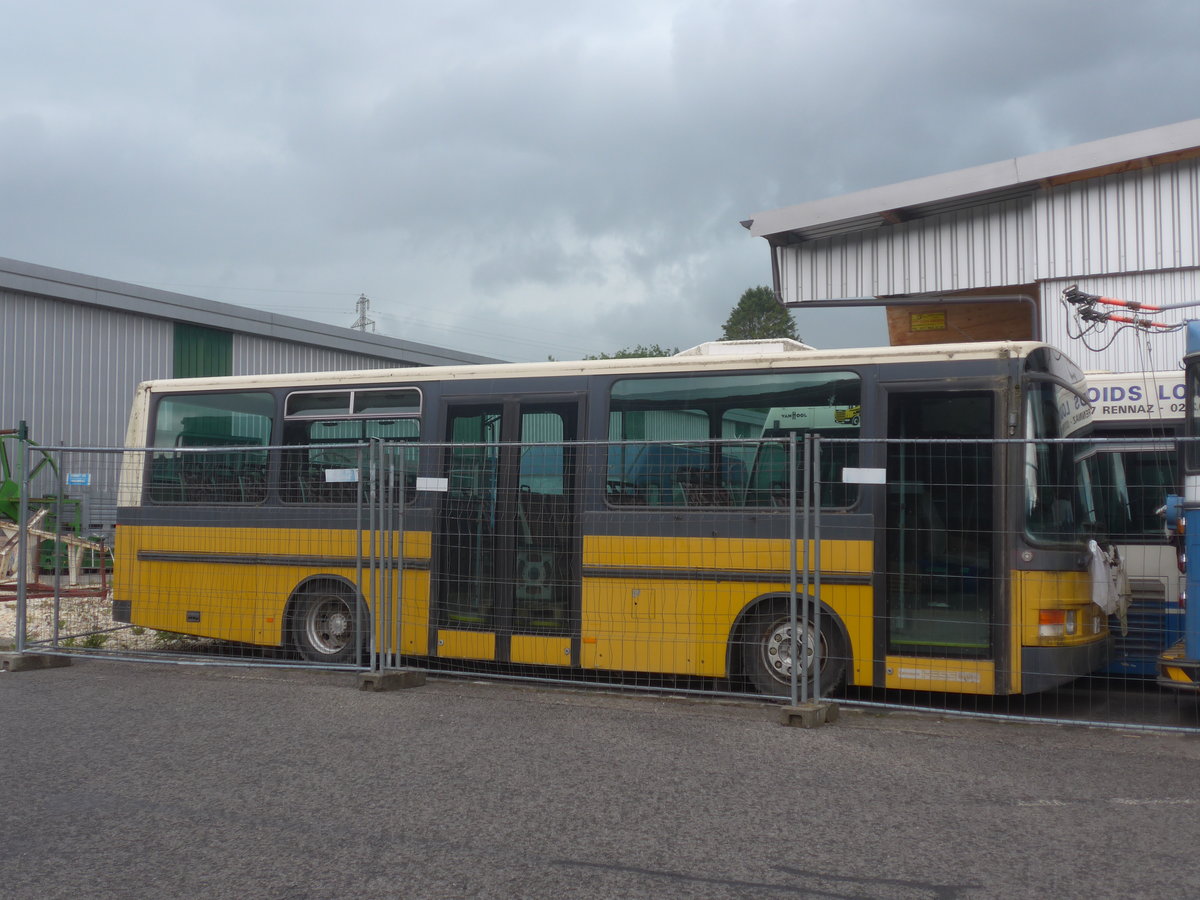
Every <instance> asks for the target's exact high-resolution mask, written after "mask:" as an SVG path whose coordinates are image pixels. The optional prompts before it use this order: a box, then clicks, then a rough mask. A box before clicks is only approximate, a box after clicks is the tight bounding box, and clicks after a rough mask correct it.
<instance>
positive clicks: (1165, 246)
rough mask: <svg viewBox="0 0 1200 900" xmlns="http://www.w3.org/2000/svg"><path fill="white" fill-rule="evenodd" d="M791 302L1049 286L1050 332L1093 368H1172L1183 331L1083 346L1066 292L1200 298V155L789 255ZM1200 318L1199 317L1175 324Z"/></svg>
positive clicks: (1174, 316)
mask: <svg viewBox="0 0 1200 900" xmlns="http://www.w3.org/2000/svg"><path fill="white" fill-rule="evenodd" d="M777 254H778V255H777V261H778V263H779V266H780V283H781V289H782V291H783V295H784V298H785V299H786V300H788V301H794V300H827V299H839V298H851V297H875V296H884V297H886V296H894V295H903V294H916V295H920V294H936V293H948V292H954V291H963V290H969V289H979V288H994V289H997V290H1004V289H1005V288H1008V287H1010V286H1013V285H1022V284H1031V283H1035V282H1036V283H1038V284H1039V286H1040V292H1041V297H1040V300H1041V319H1042V321H1041V325H1042V336H1043V338H1044V339H1045V340H1047V341H1048V342H1050V343H1053V344H1056V345H1058V346H1060V347H1062V348H1063V349H1064V350H1066V351H1067V352H1068V353H1069V354H1070V355H1071V356H1072V357H1074V358H1075V359H1076V361H1078V362H1079V363H1080V364H1081V365H1083V366H1084V367H1086V368H1089V369H1110V370H1113V371H1119V372H1123V371H1140V370H1142V369H1144V368H1146V367H1147V366H1148V367H1149V368H1157V369H1163V368H1167V369H1169V368H1172V367H1173V366H1174V365H1175V364H1176V362H1177V360H1178V359H1179V357H1180V356H1181V355H1182V352H1183V342H1182V339H1181V338H1179V336H1178V335H1177V334H1157V335H1150V336H1147V335H1145V334H1139V333H1135V332H1132V331H1126V332H1123V333H1122V334H1120V335H1118V336H1117V337H1116V339H1115V340H1114V341H1113V342H1112V343H1111V345H1109V346H1105V345H1106V344H1108V338H1109V337H1111V336H1112V335H1113V333H1114V332H1115V327H1113V326H1109V330H1108V332H1107V333H1105V334H1100V335H1092V336H1090V337H1089V338H1088V339H1087V340H1086V341H1080V340H1076V339H1074V338H1073V337H1072V334H1076V333H1078V323H1076V322H1075V321H1074V320H1073V319H1071V320H1070V321H1068V316H1067V314H1066V312H1065V311H1064V310H1063V308H1062V305H1061V303H1060V297H1061V294H1062V289H1063V288H1064V287H1067V286H1068V285H1071V284H1078V285H1079V286H1080V287H1081V288H1082V289H1083V290H1085V291H1089V292H1091V293H1100V294H1104V295H1106V296H1110V297H1119V298H1122V299H1126V300H1138V301H1141V302H1144V303H1151V304H1175V303H1188V302H1192V301H1196V300H1200V159H1190V160H1185V161H1183V162H1178V163H1172V164H1164V165H1155V166H1151V167H1148V168H1142V169H1136V170H1133V171H1129V172H1123V173H1121V174H1117V175H1107V176H1104V177H1099V178H1089V179H1085V180H1081V181H1077V182H1073V183H1069V184H1064V185H1059V186H1056V187H1053V188H1050V189H1048V190H1037V191H1036V192H1034V193H1031V194H1029V195H1028V196H1025V197H1017V198H1011V199H1007V200H1003V201H997V202H994V203H987V204H978V205H975V206H964V208H962V209H958V210H952V211H947V212H943V213H940V214H937V215H931V216H928V217H925V218H920V219H914V220H912V221H910V222H901V223H899V224H896V225H887V226H883V227H880V228H876V229H873V230H867V231H857V232H851V233H849V234H844V235H838V236H834V237H829V238H825V239H822V240H816V241H809V242H804V243H800V244H793V245H789V246H785V247H780V248H778V250H777ZM1183 317H1193V318H1200V307H1197V308H1196V309H1194V310H1190V311H1183V312H1174V313H1170V314H1164V315H1163V316H1162V317H1160V318H1161V319H1162V320H1163V321H1178V320H1179V319H1180V318H1183Z"/></svg>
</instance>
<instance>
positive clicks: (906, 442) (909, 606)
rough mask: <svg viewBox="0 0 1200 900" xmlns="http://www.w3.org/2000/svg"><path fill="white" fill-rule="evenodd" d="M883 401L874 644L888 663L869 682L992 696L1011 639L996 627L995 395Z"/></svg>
mask: <svg viewBox="0 0 1200 900" xmlns="http://www.w3.org/2000/svg"><path fill="white" fill-rule="evenodd" d="M887 399H888V420H887V422H888V432H887V436H888V438H889V439H891V440H889V442H888V444H887V512H886V522H885V530H886V537H885V539H884V554H885V568H884V571H885V573H886V575H885V580H886V597H885V606H884V609H883V612H882V621H881V622H878V624H879V625H880V626H881V627H880V628H879V629H877V643H876V646H877V650H882V651H883V652H882V653H879V652H877V654H876V659H877V660H878V659H885V662H884V665H883V669H884V671H883V672H882V673H879V672H877V675H876V679H875V680H876V683H877V684H878V683H881V682H882V683H883V684H884V685H885V686H886V687H891V688H909V689H915V690H930V691H939V690H951V691H955V692H966V693H985V694H986V693H992V692H993V690H995V689H996V688H997V687H1000V686H1001V685H1000V684H999V682H1000V681H1001V678H1003V679H1004V680H1005V681H1006V680H1007V678H1008V675H1007V674H1004V675H1003V676H1001V675H1000V674H999V670H1001V669H1004V670H1005V671H1006V670H1007V664H1006V663H1005V660H1006V659H1007V653H1008V642H1007V639H1006V638H1005V637H1004V632H1003V629H1000V628H997V627H996V625H997V624H998V623H999V622H1000V621H1001V620H1002V619H1003V618H1005V617H1004V616H1002V615H1001V614H1000V613H1002V612H1003V608H1002V607H1000V606H999V605H998V604H999V603H1000V596H1001V595H1000V591H1001V588H1002V586H1003V584H1004V579H1003V578H1002V577H1000V576H1001V572H1000V568H999V561H1000V560H1001V559H1002V558H1003V557H1002V556H1001V555H1000V553H999V550H998V547H997V544H998V540H999V537H1000V535H1001V534H1002V531H1003V529H1002V526H1001V522H1000V520H999V516H1000V515H1001V513H1002V509H1003V504H1002V502H1001V501H1000V499H999V497H1000V491H999V489H998V486H997V485H998V480H999V479H998V476H997V472H999V471H1000V469H999V468H998V466H997V465H996V462H997V459H996V455H997V452H998V451H997V445H996V444H994V443H991V442H989V439H990V438H992V437H993V436H994V434H995V433H996V432H995V428H996V424H995V402H996V398H995V394H994V393H993V392H991V391H964V392H961V393H949V394H948V393H946V391H945V390H941V391H938V392H936V393H934V392H930V393H925V392H920V391H913V392H907V391H906V392H900V391H893V392H891V393H889V395H888V398H887ZM975 441H980V442H978V443H976V442H975ZM879 632H882V634H880V633H879ZM880 676H882V678H881V677H880ZM1005 686H1006V684H1005Z"/></svg>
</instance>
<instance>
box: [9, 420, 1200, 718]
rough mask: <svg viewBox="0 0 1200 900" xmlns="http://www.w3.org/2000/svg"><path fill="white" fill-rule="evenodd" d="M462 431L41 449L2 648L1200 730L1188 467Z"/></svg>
mask: <svg viewBox="0 0 1200 900" xmlns="http://www.w3.org/2000/svg"><path fill="white" fill-rule="evenodd" d="M462 436H463V438H464V440H461V441H454V442H450V443H445V444H430V443H425V444H417V443H415V442H412V443H408V442H395V441H393V442H388V441H371V442H368V443H343V444H339V445H305V446H288V447H280V448H272V447H263V446H258V445H253V446H247V445H239V444H238V442H237V441H236V440H234V439H232V438H231V437H229V436H226V437H227V438H228V440H227V441H226V442H225V443H223V444H219V445H217V443H216V438H215V436H213V435H208V436H207V438H206V441H207V445H205V446H173V447H169V448H154V449H150V450H123V449H104V448H49V447H47V448H37V451H36V452H37V454H38V459H44V460H45V463H44V464H42V465H41V466H40V467H38V466H34V465H33V464H31V463H30V462H29V461H26V462H25V463H24V466H25V468H23V469H22V471H31V470H32V469H33V468H37V471H36V472H35V473H34V474H33V477H31V478H29V479H26V480H25V481H26V483H25V495H24V497H23V498H19V499H21V504H23V505H21V504H19V505H20V506H21V509H22V510H24V511H23V512H20V511H19V512H18V518H19V519H20V520H21V521H19V522H18V521H14V520H13V518H12V516H11V515H10V516H8V517H5V515H4V511H3V509H0V530H2V532H3V534H2V535H0V537H2V542H0V641H4V642H5V643H7V644H9V645H10V646H17V647H21V648H24V649H28V650H31V651H39V652H50V653H59V654H83V653H86V654H90V655H95V656H104V657H115V658H122V659H131V660H134V659H136V660H145V659H155V660H157V659H164V658H166V659H172V660H179V661H191V662H194V663H196V664H233V663H236V664H239V665H247V664H254V665H274V666H280V665H286V666H323V667H330V668H338V669H347V670H357V671H365V670H368V669H371V670H375V671H380V670H383V669H387V668H394V667H399V666H419V667H422V668H425V669H428V670H430V671H432V672H470V673H472V674H473V675H488V676H490V677H501V678H504V677H516V678H541V679H550V680H555V681H561V682H571V683H589V684H598V685H605V686H608V687H610V688H613V687H615V688H620V689H654V690H670V691H689V692H701V693H706V694H712V695H717V694H723V695H738V696H766V697H769V698H773V699H775V700H777V701H781V702H789V703H794V702H797V701H802V700H807V699H816V698H826V697H832V698H834V699H836V700H838V701H839V702H842V703H847V704H854V705H860V706H867V707H873V706H879V707H887V708H905V709H907V708H919V709H933V710H938V711H944V712H955V713H968V714H983V715H989V716H1015V717H1031V718H1039V719H1043V720H1044V719H1049V720H1054V721H1058V720H1061V721H1084V722H1094V723H1098V724H1103V723H1115V724H1125V725H1144V726H1155V727H1174V728H1183V729H1195V728H1197V727H1200V714H1198V712H1197V704H1196V702H1195V698H1194V697H1192V696H1191V695H1188V694H1183V693H1180V692H1173V691H1170V690H1166V689H1164V688H1161V687H1159V685H1158V684H1157V683H1156V681H1155V677H1154V662H1155V659H1156V658H1157V655H1158V653H1159V652H1161V651H1162V650H1163V649H1165V648H1166V647H1168V646H1170V644H1171V643H1172V642H1173V640H1174V637H1175V636H1176V635H1177V633H1178V631H1179V629H1180V625H1179V622H1180V618H1181V614H1182V611H1181V607H1180V605H1179V601H1178V594H1179V590H1178V587H1179V585H1178V574H1177V572H1176V571H1175V569H1174V551H1173V549H1172V548H1171V547H1170V546H1169V545H1168V544H1167V542H1166V540H1165V538H1163V537H1161V535H1160V534H1158V533H1156V532H1155V528H1156V527H1158V526H1156V520H1155V515H1156V513H1155V511H1154V510H1156V509H1157V506H1158V505H1161V503H1160V501H1159V500H1158V497H1157V495H1158V493H1159V492H1163V493H1165V491H1166V489H1167V487H1168V485H1167V481H1169V477H1168V478H1167V481H1163V480H1162V479H1161V478H1160V481H1162V483H1158V482H1153V479H1152V478H1151V476H1150V474H1148V473H1151V470H1152V469H1153V467H1152V466H1150V464H1149V463H1147V462H1146V459H1145V457H1129V456H1128V455H1127V454H1128V452H1129V449H1130V448H1129V444H1130V441H1129V440H1125V441H1124V442H1123V443H1122V444H1121V446H1120V447H1117V446H1116V445H1113V446H1110V447H1106V446H1105V445H1104V443H1103V442H1081V441H1067V440H1060V441H1041V442H1036V443H1033V442H1021V441H1015V440H1013V441H990V440H989V441H985V440H969V439H952V438H947V439H940V440H928V439H922V440H918V439H914V440H907V439H905V440H900V439H893V440H875V441H870V440H844V439H831V438H816V437H811V438H809V439H808V440H803V439H797V438H795V437H791V436H788V437H783V438H772V439H770V440H750V439H741V440H721V441H716V440H690V439H689V440H679V441H622V442H612V443H584V442H571V441H563V440H560V439H556V438H558V437H559V435H557V434H555V433H553V431H552V430H549V431H548V432H547V433H546V434H545V435H543V434H541V433H537V437H539V438H540V437H547V438H549V439H548V440H536V441H534V440H530V441H528V442H524V443H513V442H500V441H498V440H482V441H480V440H474V439H473V434H472V433H468V430H464V431H463V435H462ZM474 436H475V437H477V436H478V435H474ZM495 436H496V435H492V437H495ZM1135 443H1136V442H1135ZM1156 446H1158V445H1156ZM1134 449H1140V448H1134ZM1160 450H1161V447H1160V446H1158V449H1157V450H1155V452H1159V451H1160ZM1118 451H1120V452H1118ZM1122 454H1126V455H1125V456H1122ZM1131 460H1132V461H1131ZM1118 463H1120V465H1118ZM1139 466H1140V468H1139ZM1155 471H1157V470H1155ZM1080 472H1082V473H1083V474H1082V475H1080V474H1079V473H1080ZM1135 476H1136V477H1135ZM1155 477H1157V476H1155ZM8 493H12V492H11V491H9V492H8ZM1152 505H1153V506H1154V509H1149V507H1150V506H1152ZM1148 510H1149V511H1148ZM118 522H119V524H118ZM1122 529H1124V530H1123V531H1122ZM1068 531H1069V532H1070V535H1069V536H1068V535H1067V532H1068ZM1106 535H1108V536H1112V537H1113V540H1111V541H1110V540H1107V539H1106ZM1090 538H1095V539H1096V541H1095V547H1096V551H1098V552H1100V553H1102V552H1104V551H1108V550H1109V549H1110V547H1111V546H1112V545H1114V544H1115V545H1116V546H1117V547H1118V548H1119V549H1120V552H1121V556H1122V558H1123V559H1124V561H1125V572H1126V575H1128V589H1127V590H1125V589H1124V588H1125V584H1126V582H1125V581H1121V580H1120V579H1117V583H1116V589H1115V594H1114V595H1113V596H1112V597H1110V596H1108V595H1107V594H1104V593H1101V592H1100V588H1101V587H1105V586H1106V585H1107V584H1108V582H1107V580H1106V579H1107V576H1108V575H1109V574H1110V573H1111V570H1110V569H1109V568H1107V563H1102V562H1101V561H1100V559H1099V555H1097V556H1096V562H1095V571H1096V572H1098V573H1101V575H1103V578H1100V577H1099V576H1097V580H1093V577H1092V576H1091V575H1089V574H1088V572H1087V571H1085V569H1084V568H1083V567H1082V565H1081V563H1082V562H1083V561H1084V557H1083V555H1082V554H1083V549H1082V548H1083V547H1084V546H1085V545H1086V544H1087V541H1088V539H1090ZM19 539H23V541H24V544H25V549H24V551H23V552H21V553H18V551H19V550H20V549H21V548H20V546H19V544H20V542H21V540H19ZM22 563H23V565H22ZM1093 592H1096V593H1093ZM1059 595H1062V596H1064V597H1066V596H1070V597H1074V598H1075V599H1074V600H1072V601H1070V602H1063V603H1059V604H1057V605H1056V604H1055V603H1051V602H1049V599H1050V598H1053V597H1057V596H1059ZM1093 599H1098V600H1099V601H1100V602H1101V603H1102V604H1104V605H1107V606H1109V608H1108V609H1106V610H1105V612H1104V614H1103V615H1100V616H1099V618H1097V615H1096V609H1097V608H1096V607H1093V606H1092V600H1093ZM18 604H20V608H19V609H18ZM1105 626H1106V627H1107V629H1108V630H1109V632H1110V634H1111V638H1112V639H1111V645H1112V652H1110V653H1108V654H1107V655H1103V654H1098V653H1097V654H1096V655H1092V651H1091V650H1087V651H1084V650H1080V651H1079V652H1073V653H1071V654H1068V656H1070V659H1071V660H1072V662H1071V665H1074V666H1076V668H1077V669H1078V671H1072V672H1070V673H1068V675H1069V677H1067V676H1066V675H1064V670H1063V669H1062V663H1061V660H1062V659H1063V658H1064V657H1063V655H1062V654H1060V653H1058V652H1057V651H1058V650H1059V649H1061V648H1063V647H1070V646H1075V645H1079V646H1083V645H1085V644H1086V645H1088V646H1089V647H1091V646H1092V645H1095V647H1096V648H1098V647H1099V645H1100V644H1101V643H1106V642H1104V641H1101V640H1099V639H1097V640H1095V641H1091V640H1089V639H1087V638H1089V634H1091V633H1092V632H1089V630H1094V629H1097V628H1099V629H1101V630H1103V629H1104V627H1105ZM1094 633H1095V634H1099V632H1094ZM795 660H800V665H799V666H796V665H793V661H795ZM817 662H819V665H818V664H816V663H817ZM1058 682H1061V683H1058Z"/></svg>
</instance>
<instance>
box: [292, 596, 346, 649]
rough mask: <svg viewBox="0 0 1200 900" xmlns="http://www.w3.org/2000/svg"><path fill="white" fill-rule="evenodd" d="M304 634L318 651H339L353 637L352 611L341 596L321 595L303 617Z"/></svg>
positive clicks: (310, 644) (344, 647)
mask: <svg viewBox="0 0 1200 900" xmlns="http://www.w3.org/2000/svg"><path fill="white" fill-rule="evenodd" d="M304 636H305V637H306V638H307V639H308V643H309V646H311V647H312V648H313V649H314V650H317V651H318V652H320V653H325V654H329V655H333V654H336V653H340V652H341V651H342V650H344V649H346V647H347V646H348V645H349V644H350V642H351V641H352V640H353V639H354V611H353V610H352V609H351V608H350V603H349V602H348V601H347V600H346V599H345V598H343V597H336V596H332V595H329V596H322V597H317V598H315V599H314V600H313V602H312V604H311V605H310V606H309V608H308V613H307V614H306V615H305V617H304Z"/></svg>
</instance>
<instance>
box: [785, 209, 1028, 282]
mask: <svg viewBox="0 0 1200 900" xmlns="http://www.w3.org/2000/svg"><path fill="white" fill-rule="evenodd" d="M1032 205H1033V204H1032V200H1031V199H1029V198H1025V199H1019V200H1009V201H1005V202H1001V203H990V204H987V205H984V206H974V207H971V208H969V209H963V210H958V211H955V212H949V213H943V214H941V215H937V216H929V217H926V218H923V219H915V220H913V221H911V222H903V223H901V224H899V225H888V226H886V227H884V228H878V229H875V230H873V231H858V232H854V233H851V234H846V235H839V236H837V237H831V238H825V239H824V240H819V241H812V242H806V243H803V244H792V245H790V246H786V247H781V248H779V250H778V251H777V253H778V257H777V259H778V263H779V274H780V284H781V290H782V291H783V296H784V298H785V299H787V300H789V301H791V300H837V299H840V298H843V297H877V296H888V295H893V294H926V293H933V292H936V291H959V290H967V289H970V288H978V287H987V286H989V285H997V284H1028V283H1029V282H1030V281H1032V280H1033V278H1032V277H1030V271H1031V264H1032V260H1033V255H1032V253H1031V251H1032V233H1031V227H1030V226H1031V224H1032V220H1031V218H1030V211H1031V209H1032Z"/></svg>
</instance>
